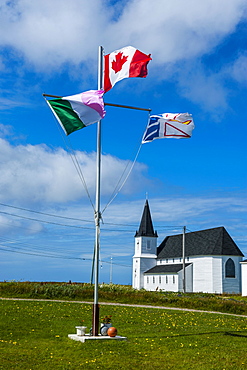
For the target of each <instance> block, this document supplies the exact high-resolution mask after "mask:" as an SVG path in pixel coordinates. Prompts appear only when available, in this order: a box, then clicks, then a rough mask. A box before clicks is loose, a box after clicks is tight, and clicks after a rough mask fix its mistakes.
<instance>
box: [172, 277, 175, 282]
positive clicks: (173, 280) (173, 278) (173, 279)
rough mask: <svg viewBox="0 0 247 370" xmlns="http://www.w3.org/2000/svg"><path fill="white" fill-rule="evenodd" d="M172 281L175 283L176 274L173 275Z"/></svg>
mask: <svg viewBox="0 0 247 370" xmlns="http://www.w3.org/2000/svg"><path fill="white" fill-rule="evenodd" d="M172 282H173V284H175V276H174V275H173V277H172Z"/></svg>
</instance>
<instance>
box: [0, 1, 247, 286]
mask: <svg viewBox="0 0 247 370" xmlns="http://www.w3.org/2000/svg"><path fill="white" fill-rule="evenodd" d="M155 4H156V5H155V6H154V7H151V8H150V1H148V0H132V1H125V2H122V1H106V0H104V1H103V0H98V1H93V2H88V1H82V0H72V1H70V2H68V1H65V0H54V1H52V2H50V1H48V0H43V1H42V2H34V1H31V0H22V1H18V0H17V1H3V0H2V1H0V8H1V12H0V24H1V32H0V50H1V54H0V114H1V115H0V141H1V145H0V169H1V177H0V254H1V269H0V270H1V273H0V280H13V279H15V280H36V281H39V280H43V281H50V280H52V281H68V280H72V281H84V282H89V281H90V277H91V266H92V253H93V245H94V233H95V232H94V213H93V206H92V204H91V203H90V201H89V199H88V196H87V194H86V192H85V189H84V187H83V184H82V182H81V180H80V177H79V175H78V172H77V171H76V169H75V166H74V164H73V161H72V157H71V153H72V151H74V152H75V153H76V159H77V160H78V162H79V163H80V168H81V171H82V173H83V176H84V178H85V181H86V184H87V188H88V191H89V194H90V197H91V201H92V203H93V205H94V198H95V194H94V191H95V172H96V169H95V150H96V129H97V127H96V125H92V126H90V127H88V128H85V129H83V130H80V131H78V132H76V133H73V134H71V135H70V136H69V138H66V137H65V135H64V134H63V132H61V130H60V129H59V127H58V125H57V123H56V121H55V119H54V118H53V116H52V114H51V112H50V111H49V109H48V106H47V104H46V103H45V101H44V99H43V97H42V93H47V94H54V95H63V96H66V95H72V94H76V93H79V92H81V91H86V90H90V89H96V88H97V64H98V62H97V57H98V47H99V45H102V46H103V47H104V50H105V53H106V54H108V53H110V52H112V51H114V50H117V49H120V48H122V47H124V46H128V45H131V46H134V47H136V48H137V49H139V50H141V51H143V52H144V53H146V54H149V53H151V56H152V61H151V62H150V63H149V65H148V71H149V73H148V76H147V78H132V79H125V80H122V81H120V82H119V83H117V84H116V85H115V86H114V88H113V89H112V90H111V91H109V92H108V93H107V94H105V101H106V102H108V103H116V104H126V105H132V106H137V107H143V108H151V109H152V113H153V114H159V113H165V112H167V113H178V112H189V113H191V114H192V115H193V118H194V122H195V126H196V127H195V129H194V131H193V136H192V138H191V139H188V140H176V139H162V140H155V141H154V142H152V143H146V144H144V145H142V147H141V150H140V153H139V156H138V158H137V162H136V163H135V166H134V168H133V170H132V172H131V175H130V177H129V178H128V180H127V182H126V183H125V185H124V186H123V188H122V189H121V191H120V192H119V194H118V195H117V196H116V197H115V199H114V200H113V201H112V202H111V203H110V204H109V206H108V207H107V208H106V209H105V206H106V205H107V203H108V201H109V200H111V198H112V194H113V193H114V190H115V187H116V185H117V183H118V181H119V179H120V178H121V176H122V173H123V171H124V170H125V169H126V168H127V170H128V168H130V166H131V164H132V162H133V160H134V158H135V155H136V153H137V150H138V148H139V146H140V142H141V138H142V135H143V132H144V130H145V127H146V124H147V119H148V115H147V113H146V112H142V111H132V110H127V109H122V108H115V107H106V110H107V114H106V117H105V118H104V120H103V121H102V153H103V155H102V197H101V209H102V210H103V209H105V210H104V212H103V224H102V228H101V253H100V256H101V261H102V262H101V267H100V281H101V282H103V281H104V282H109V278H110V261H111V257H112V271H113V274H112V276H113V282H114V283H120V284H130V283H131V264H132V255H133V250H134V234H135V231H136V229H137V228H138V226H139V223H140V218H141V215H142V211H143V207H144V203H145V199H146V196H148V199H149V204H150V208H151V213H152V217H153V223H154V227H155V229H156V230H157V232H158V235H159V239H158V242H159V243H160V242H161V241H162V240H163V238H164V237H165V236H166V235H171V234H174V233H181V232H182V226H183V225H186V227H187V229H188V231H196V230H201V229H206V228H211V227H217V226H224V227H225V228H226V229H227V231H228V232H229V234H230V235H231V236H232V238H233V239H234V241H235V242H236V243H237V245H238V246H239V248H240V249H241V250H242V252H243V253H244V254H245V256H247V244H246V242H247V237H246V214H247V200H246V184H247V175H246V172H247V171H246V170H247V166H246V157H247V149H246V134H247V126H246V122H245V121H246V115H247V108H246V92H247V48H246V39H247V4H246V1H245V0H234V1H231V0H217V1H215V0H214V1H213V0H204V1H203V2H199V1H197V0H188V1H186V2H184V1H182V0H176V1H174V0H173V1H171V0H159V1H157V2H155Z"/></svg>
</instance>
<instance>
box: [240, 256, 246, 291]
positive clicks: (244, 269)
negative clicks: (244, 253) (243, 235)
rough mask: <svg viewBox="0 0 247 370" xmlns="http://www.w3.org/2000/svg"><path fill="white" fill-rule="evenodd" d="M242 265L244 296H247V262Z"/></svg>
mask: <svg viewBox="0 0 247 370" xmlns="http://www.w3.org/2000/svg"><path fill="white" fill-rule="evenodd" d="M240 263H241V271H242V296H247V260H244V261H242V262H240Z"/></svg>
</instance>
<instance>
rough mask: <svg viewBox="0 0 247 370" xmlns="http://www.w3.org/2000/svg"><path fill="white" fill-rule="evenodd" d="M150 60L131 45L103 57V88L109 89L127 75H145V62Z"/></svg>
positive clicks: (148, 56)
mask: <svg viewBox="0 0 247 370" xmlns="http://www.w3.org/2000/svg"><path fill="white" fill-rule="evenodd" d="M150 60H152V58H151V57H150V54H149V55H147V54H144V53H142V52H141V51H140V50H137V49H135V48H134V47H133V46H126V47H125V48H122V49H120V50H116V51H113V52H112V53H111V54H107V55H105V57H104V61H105V67H104V90H105V92H107V91H109V90H110V89H111V88H112V87H113V86H114V85H115V83H116V82H118V81H120V80H122V79H123V78H128V77H146V76H147V74H148V71H147V64H148V62H149V61H150Z"/></svg>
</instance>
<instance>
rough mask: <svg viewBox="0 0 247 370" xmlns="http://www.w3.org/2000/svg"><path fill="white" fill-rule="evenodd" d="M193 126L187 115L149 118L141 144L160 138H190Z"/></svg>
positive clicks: (171, 114)
mask: <svg viewBox="0 0 247 370" xmlns="http://www.w3.org/2000/svg"><path fill="white" fill-rule="evenodd" d="M194 127H195V125H194V122H193V118H192V116H191V114H189V113H163V114H159V115H153V116H150V118H149V122H148V125H147V128H146V131H145V133H144V135H143V138H142V143H148V142H150V141H153V140H154V139H162V138H176V139H182V138H190V137H191V135H192V130H193V129H194Z"/></svg>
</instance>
